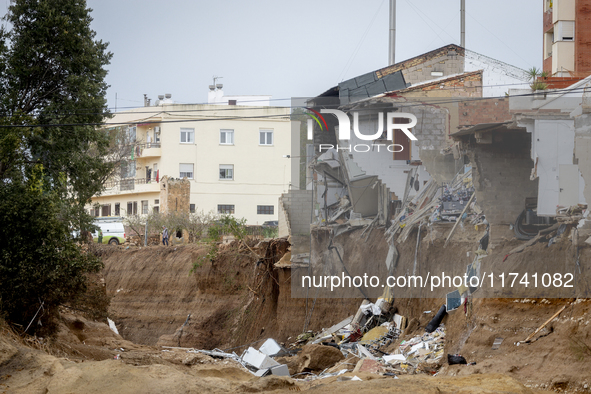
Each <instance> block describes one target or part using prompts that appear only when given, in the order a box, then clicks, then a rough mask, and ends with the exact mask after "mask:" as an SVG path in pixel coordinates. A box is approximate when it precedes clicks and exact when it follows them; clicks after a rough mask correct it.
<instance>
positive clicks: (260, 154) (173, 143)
mask: <svg viewBox="0 0 591 394" xmlns="http://www.w3.org/2000/svg"><path fill="white" fill-rule="evenodd" d="M157 104H158V105H156V106H149V107H141V108H136V109H132V110H128V111H124V112H119V113H116V114H115V116H114V117H113V118H112V119H110V120H108V121H107V125H108V126H107V127H121V128H122V129H123V130H124V131H125V134H126V136H127V139H128V143H127V144H128V146H129V156H128V157H127V154H126V157H125V160H123V162H122V166H121V171H120V172H119V174H118V175H117V176H116V177H114V178H113V179H112V180H111V181H109V182H107V184H106V190H105V191H104V192H103V193H102V195H100V196H96V197H94V198H93V199H92V207H91V206H89V209H90V210H91V213H92V214H94V215H95V216H127V215H135V214H148V213H149V212H152V211H161V212H163V211H165V210H166V209H164V207H162V204H163V201H161V200H160V190H161V184H160V183H161V181H162V178H163V177H165V176H166V177H168V178H170V179H184V178H186V179H187V180H189V182H190V211H191V212H195V211H196V212H200V211H205V212H210V211H213V212H215V213H219V214H232V215H234V216H236V217H238V218H245V219H246V220H247V223H248V224H250V225H256V224H262V223H263V222H265V221H268V220H277V217H278V207H277V203H278V198H279V196H280V195H281V194H282V193H284V192H286V191H287V190H288V189H289V185H290V183H291V169H290V163H289V160H286V159H285V158H284V156H286V155H289V154H290V153H291V126H290V123H291V122H290V118H289V113H290V110H289V108H281V107H269V106H233V105H209V104H208V105H194V104H191V105H184V104H174V103H172V101H171V100H170V99H168V98H167V100H160V101H158V102H157ZM171 204H173V202H171V201H168V204H167V206H168V208H169V210H170V209H171V208H170V207H171Z"/></svg>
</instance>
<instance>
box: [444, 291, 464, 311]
mask: <svg viewBox="0 0 591 394" xmlns="http://www.w3.org/2000/svg"><path fill="white" fill-rule="evenodd" d="M446 305H447V310H448V311H449V312H451V311H453V310H456V309H458V308H459V307H460V305H462V296H461V294H460V291H459V290H454V291H452V292H451V293H447V296H446Z"/></svg>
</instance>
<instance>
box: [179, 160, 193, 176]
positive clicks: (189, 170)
mask: <svg viewBox="0 0 591 394" xmlns="http://www.w3.org/2000/svg"><path fill="white" fill-rule="evenodd" d="M185 177H187V178H189V179H193V163H186V164H183V163H181V164H179V178H181V179H183V178H185Z"/></svg>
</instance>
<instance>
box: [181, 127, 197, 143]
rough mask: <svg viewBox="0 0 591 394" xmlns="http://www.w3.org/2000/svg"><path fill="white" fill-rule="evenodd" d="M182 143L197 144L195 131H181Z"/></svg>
mask: <svg viewBox="0 0 591 394" xmlns="http://www.w3.org/2000/svg"><path fill="white" fill-rule="evenodd" d="M181 143H183V144H193V143H195V129H181Z"/></svg>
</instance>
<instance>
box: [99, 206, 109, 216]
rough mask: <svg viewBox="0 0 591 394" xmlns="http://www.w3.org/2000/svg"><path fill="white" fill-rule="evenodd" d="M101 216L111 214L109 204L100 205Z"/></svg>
mask: <svg viewBox="0 0 591 394" xmlns="http://www.w3.org/2000/svg"><path fill="white" fill-rule="evenodd" d="M101 216H111V204H105V205H103V206H102V207H101Z"/></svg>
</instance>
